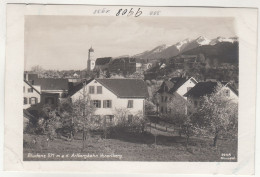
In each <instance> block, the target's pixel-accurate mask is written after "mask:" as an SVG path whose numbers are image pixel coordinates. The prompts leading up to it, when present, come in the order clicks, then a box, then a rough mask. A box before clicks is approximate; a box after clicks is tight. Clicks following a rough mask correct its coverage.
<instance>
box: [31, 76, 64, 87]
mask: <svg viewBox="0 0 260 177" xmlns="http://www.w3.org/2000/svg"><path fill="white" fill-rule="evenodd" d="M34 85H40V86H41V89H42V90H68V87H69V84H68V79H53V78H38V79H35V80H34Z"/></svg>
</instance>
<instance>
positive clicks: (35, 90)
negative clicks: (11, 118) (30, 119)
mask: <svg viewBox="0 0 260 177" xmlns="http://www.w3.org/2000/svg"><path fill="white" fill-rule="evenodd" d="M40 102H41V87H40V86H39V85H32V84H30V83H29V82H28V81H27V80H24V82H23V109H28V108H30V107H31V106H32V105H35V104H38V103H40Z"/></svg>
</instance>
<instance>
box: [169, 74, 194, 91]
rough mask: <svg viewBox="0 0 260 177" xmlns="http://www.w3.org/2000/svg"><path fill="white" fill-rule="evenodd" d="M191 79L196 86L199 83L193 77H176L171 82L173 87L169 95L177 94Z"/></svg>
mask: <svg viewBox="0 0 260 177" xmlns="http://www.w3.org/2000/svg"><path fill="white" fill-rule="evenodd" d="M189 79H191V81H192V82H194V83H195V84H196V83H197V81H196V80H195V79H194V78H193V77H174V78H172V79H171V80H170V81H171V82H172V83H173V87H172V88H171V89H170V91H169V93H174V92H176V91H177V90H178V89H179V88H180V87H181V86H182V85H183V84H184V83H185V82H187V81H188V80H189Z"/></svg>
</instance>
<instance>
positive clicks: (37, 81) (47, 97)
mask: <svg viewBox="0 0 260 177" xmlns="http://www.w3.org/2000/svg"><path fill="white" fill-rule="evenodd" d="M24 77H25V83H28V84H30V85H31V86H32V87H34V88H36V89H37V90H40V91H39V93H40V95H38V97H40V98H38V99H37V103H40V104H42V105H43V104H50V105H53V106H55V107H56V106H58V103H59V101H60V100H61V99H63V98H66V97H67V96H68V92H69V82H68V79H53V78H39V77H38V75H37V74H28V73H26V74H25V75H24ZM28 84H27V85H28ZM27 87H28V86H27ZM25 91H26V89H25ZM27 94H29V93H28V92H25V93H24V95H27ZM30 94H31V93H30ZM28 103H29V102H28ZM32 103H34V100H33V102H32Z"/></svg>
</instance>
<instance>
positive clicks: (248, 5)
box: [0, 0, 259, 169]
mask: <svg viewBox="0 0 260 177" xmlns="http://www.w3.org/2000/svg"><path fill="white" fill-rule="evenodd" d="M26 2H32V1H26ZM34 2H35V1H34ZM37 2H39V1H37ZM45 2H46V3H48V1H45ZM51 2H52V3H56V4H57V3H58V2H56V1H51ZM66 2H67V3H66ZM73 2H75V1H73ZM89 2H90V3H89V4H91V2H93V1H89ZM99 2H100V1H98V2H97V1H95V2H93V3H95V4H98V3H99ZM131 2H132V3H133V1H124V3H122V2H121V3H120V4H131ZM140 2H142V3H143V4H146V3H144V1H140ZM167 2H168V3H167ZM167 2H164V5H175V6H176V5H185V4H187V5H188V6H191V5H197V6H199V5H201V4H200V3H199V2H203V5H204V6H210V5H217V6H234V5H235V6H237V7H238V6H240V7H256V5H257V6H258V7H259V4H257V3H256V2H255V1H250V2H247V3H244V1H239V0H236V3H237V4H234V2H232V3H231V1H225V4H223V3H222V5H221V4H220V3H217V2H216V1H206V2H205V1H196V3H194V1H193V2H192V1H187V2H188V3H187V2H186V3H185V4H184V3H183V2H176V1H171V2H173V3H169V1H167ZM174 2H176V3H175V4H174ZM254 2H255V3H254ZM62 3H63V4H64V3H65V4H69V3H72V1H63V2H62ZM76 3H79V4H82V1H76ZM85 3H86V1H85ZM101 3H102V2H101ZM113 3H114V4H118V1H113ZM142 3H141V4H142ZM105 4H108V3H107V2H106V3H105ZM109 4H111V2H110V3H109ZM135 4H137V3H135ZM139 4H140V3H139ZM141 4H140V5H141ZM147 4H148V3H147ZM147 4H146V5H147ZM149 5H158V4H156V2H155V1H152V2H150V4H149ZM2 7H3V6H2ZM2 7H1V8H2ZM2 9H3V8H2ZM2 17H3V16H1V19H2ZM3 19H4V18H3ZM1 31H4V32H5V29H4V28H3V24H1ZM3 34H5V33H3ZM1 38H5V36H1ZM252 40H253V39H252ZM0 47H1V51H4V43H3V42H2V41H1V46H0ZM0 56H1V64H2V63H4V60H2V58H3V57H4V55H3V54H2V52H1V55H0ZM241 56H242V55H240V59H241ZM1 66H4V64H3V65H1ZM258 68H259V66H258ZM1 71H4V70H3V69H2V70H1ZM240 73H241V72H240ZM1 74H2V73H1ZM1 85H3V84H1ZM251 90H252V89H251ZM2 93H3V92H1V95H3V94H2ZM258 113H259V110H258ZM258 115H259V114H258ZM1 121H2V119H1ZM1 125H3V124H1ZM1 140H2V138H1ZM1 144H3V143H1ZM258 151H259V150H258ZM102 166H103V165H102ZM150 167H151V166H150ZM184 167H185V168H186V169H187V167H188V166H187V165H184ZM151 168H152V167H151Z"/></svg>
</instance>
